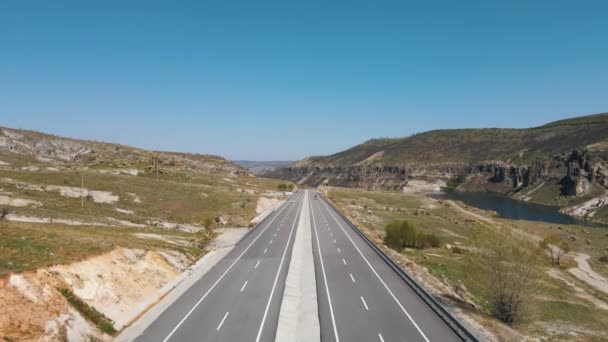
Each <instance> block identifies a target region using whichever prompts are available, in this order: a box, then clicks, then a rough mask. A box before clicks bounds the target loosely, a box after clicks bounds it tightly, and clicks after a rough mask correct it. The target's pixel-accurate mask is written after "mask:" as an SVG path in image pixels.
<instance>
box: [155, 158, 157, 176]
mask: <svg viewBox="0 0 608 342" xmlns="http://www.w3.org/2000/svg"><path fill="white" fill-rule="evenodd" d="M155 160H156V180H158V156H157V157H156V158H155Z"/></svg>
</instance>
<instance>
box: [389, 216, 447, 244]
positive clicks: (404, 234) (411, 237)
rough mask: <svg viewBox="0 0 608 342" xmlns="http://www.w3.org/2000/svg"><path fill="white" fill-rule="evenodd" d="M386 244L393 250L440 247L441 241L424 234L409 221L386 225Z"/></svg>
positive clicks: (436, 237) (434, 236)
mask: <svg viewBox="0 0 608 342" xmlns="http://www.w3.org/2000/svg"><path fill="white" fill-rule="evenodd" d="M385 232H386V235H385V236H384V241H385V243H386V244H387V245H388V246H389V247H390V248H392V249H395V250H398V251H401V250H402V249H403V248H428V247H434V248H436V247H439V246H440V245H441V240H440V239H439V237H438V236H437V235H435V234H422V233H419V232H418V231H417V230H416V227H414V226H413V225H412V224H410V223H409V222H408V221H407V220H403V221H393V222H391V223H389V224H388V225H386V228H385Z"/></svg>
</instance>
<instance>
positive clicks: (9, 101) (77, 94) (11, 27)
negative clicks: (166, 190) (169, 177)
mask: <svg viewBox="0 0 608 342" xmlns="http://www.w3.org/2000/svg"><path fill="white" fill-rule="evenodd" d="M607 16H608V1H585V0H578V1H575V0H572V1H560V0H550V1H540V0H534V1H528V0H526V1H498V0H496V1H493V0H483V1H454V0H447V1H432V0H430V1H422V0H420V1H406V0H402V1H394V2H383V1H371V0H370V1H344V2H337V1H319V2H316V1H308V0H307V1H276V2H269V1H243V2H237V1H204V0H200V1H190V2H188V1H164V2H159V1H129V0H123V1H108V0H105V1H70V2H68V1H61V0H54V1H47V0H44V1H38V2H35V1H27V0H23V1H11V0H6V1H2V2H0V125H5V126H10V127H15V128H27V129H35V130H39V131H44V132H49V133H54V134H58V135H64V136H69V137H75V138H86V139H96V140H104V141H111V142H120V143H124V144H128V145H134V146H139V147H144V148H154V149H162V150H176V151H187V152H201V153H213V154H219V155H222V156H225V157H227V158H230V159H252V160H272V159H288V160H293V159H299V158H302V157H304V156H307V155H315V154H329V153H334V152H337V151H340V150H342V149H345V148H348V147H350V146H352V145H354V144H357V143H360V142H363V141H365V140H367V139H369V138H374V137H396V136H405V135H409V134H411V133H416V132H420V131H425V130H429V129H435V128H458V127H488V126H491V127H529V126H534V125H539V124H543V123H545V122H548V121H552V120H555V119H561V118H565V117H571V116H576V115H579V114H591V113H597V112H605V111H608V20H607Z"/></svg>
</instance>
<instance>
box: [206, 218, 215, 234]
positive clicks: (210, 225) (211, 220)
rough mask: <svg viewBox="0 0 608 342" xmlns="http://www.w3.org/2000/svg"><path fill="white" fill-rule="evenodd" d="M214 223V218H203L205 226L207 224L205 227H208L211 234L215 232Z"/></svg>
mask: <svg viewBox="0 0 608 342" xmlns="http://www.w3.org/2000/svg"><path fill="white" fill-rule="evenodd" d="M214 224H215V222H213V219H212V218H211V217H205V219H204V220H203V226H205V229H207V232H208V233H209V234H213V228H214Z"/></svg>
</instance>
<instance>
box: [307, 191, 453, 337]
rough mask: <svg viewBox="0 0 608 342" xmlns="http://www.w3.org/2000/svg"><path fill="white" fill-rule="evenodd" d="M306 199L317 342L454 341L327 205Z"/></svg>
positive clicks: (440, 322)
mask: <svg viewBox="0 0 608 342" xmlns="http://www.w3.org/2000/svg"><path fill="white" fill-rule="evenodd" d="M311 197H312V196H311ZM310 202H311V204H310V205H311V209H312V210H311V215H312V222H313V224H312V229H313V252H314V255H315V269H316V276H317V293H318V296H317V298H318V301H319V317H320V322H321V340H322V341H323V342H330V341H336V342H337V341H343V342H356V341H362V342H372V341H380V342H383V341H384V342H389V341H390V342H393V341H422V342H426V341H442V342H443V341H460V338H459V337H458V336H457V335H456V334H455V333H454V332H453V331H452V330H451V329H450V328H449V327H448V326H447V325H446V324H445V323H444V322H443V321H442V320H441V318H439V316H437V315H436V314H435V313H434V312H433V311H432V310H431V309H430V308H429V307H428V306H427V305H426V304H425V303H424V302H423V301H422V299H420V298H419V297H418V295H417V294H416V293H415V292H414V291H413V290H412V289H411V288H410V287H409V286H408V285H407V284H405V283H404V282H403V280H402V279H401V278H399V276H398V275H397V274H396V273H395V272H394V271H393V270H392V269H391V268H390V267H389V266H388V265H387V264H386V263H385V262H384V260H382V259H381V258H380V257H379V256H378V255H377V254H376V253H375V252H374V251H373V250H372V249H371V248H370V247H369V246H368V245H367V243H366V242H365V241H364V240H363V239H362V238H361V237H360V236H359V235H357V234H356V233H355V231H354V230H353V229H352V228H351V227H350V226H349V225H348V224H347V223H346V221H344V220H343V219H342V218H341V217H340V216H339V215H338V214H337V213H336V212H335V211H334V210H333V208H331V207H330V206H329V205H327V203H325V201H324V200H323V199H322V198H321V197H320V196H319V198H318V199H313V200H311V201H310Z"/></svg>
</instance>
